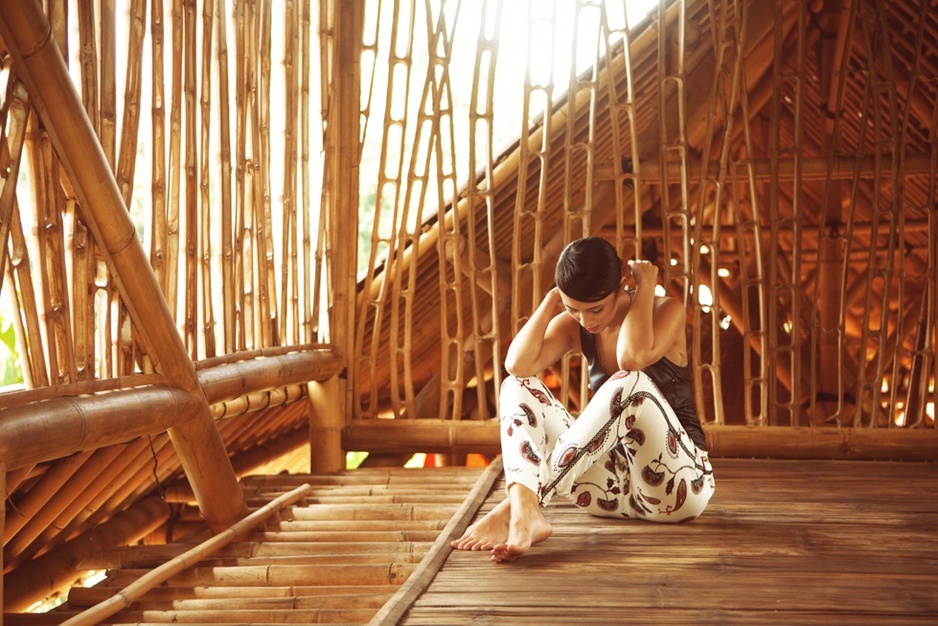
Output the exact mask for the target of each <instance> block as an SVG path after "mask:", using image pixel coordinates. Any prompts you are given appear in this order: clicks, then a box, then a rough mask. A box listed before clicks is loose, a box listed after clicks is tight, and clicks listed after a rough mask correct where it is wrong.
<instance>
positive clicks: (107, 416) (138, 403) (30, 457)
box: [0, 385, 243, 501]
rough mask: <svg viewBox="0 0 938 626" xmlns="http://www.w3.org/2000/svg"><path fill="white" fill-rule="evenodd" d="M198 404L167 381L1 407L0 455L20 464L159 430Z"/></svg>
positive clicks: (199, 404)
mask: <svg viewBox="0 0 938 626" xmlns="http://www.w3.org/2000/svg"><path fill="white" fill-rule="evenodd" d="M203 409H204V407H203V404H202V401H200V399H198V398H196V397H195V396H194V395H193V394H191V393H186V392H184V391H182V390H180V389H175V388H173V387H168V386H166V385H154V386H152V387H146V388H144V389H134V390H122V391H114V392H111V393H106V394H100V395H93V396H82V397H78V398H57V399H55V400H48V401H46V402H38V403H33V404H28V405H25V406H13V407H3V408H0V458H2V459H3V460H4V462H5V463H6V464H7V467H8V468H10V469H19V468H21V467H25V466H27V465H30V464H34V463H41V462H42V461H51V460H53V459H60V458H63V457H66V456H69V455H71V454H74V453H76V452H79V451H82V450H91V449H95V448H102V447H104V446H109V445H112V444H115V443H123V442H126V441H129V440H130V439H133V438H134V437H141V436H144V435H148V434H151V433H154V432H162V431H164V430H166V429H169V428H174V427H176V426H177V425H178V424H182V423H185V422H186V421H187V420H190V419H192V418H193V416H195V415H198V414H200V413H201V412H202V411H203ZM212 427H213V428H214V424H213V425H212ZM225 458H226V459H227V458H228V457H227V456H226V457H225ZM228 466H229V467H230V466H231V464H230V462H229V463H228ZM233 475H234V473H233V472H232V476H233ZM240 493H241V492H240V489H239V490H238V495H239V497H240ZM242 501H243V498H242Z"/></svg>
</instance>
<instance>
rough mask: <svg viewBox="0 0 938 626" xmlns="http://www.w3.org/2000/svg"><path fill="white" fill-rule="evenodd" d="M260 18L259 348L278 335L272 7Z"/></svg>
mask: <svg viewBox="0 0 938 626" xmlns="http://www.w3.org/2000/svg"><path fill="white" fill-rule="evenodd" d="M257 7H258V10H259V14H260V15H259V18H258V20H257V22H256V26H257V30H256V31H255V35H254V38H255V41H256V42H257V43H259V46H258V47H259V49H258V50H257V57H256V59H257V60H258V62H259V64H260V79H259V82H258V93H257V96H258V97H257V99H256V104H257V107H256V109H255V115H256V122H255V126H254V131H255V137H254V140H255V144H254V145H255V148H256V150H257V152H256V159H255V167H256V168H257V169H256V171H255V176H254V193H255V204H254V208H255V211H256V215H255V226H257V237H256V239H255V243H256V245H257V259H258V277H257V278H258V280H257V297H258V303H257V305H258V319H257V321H258V329H259V331H260V345H262V346H270V345H273V344H274V337H275V336H276V333H277V313H276V304H277V282H276V281H277V279H276V274H275V271H274V240H273V222H272V216H271V206H270V55H271V52H270V22H271V6H270V4H269V3H266V2H261V3H259V4H258V5H257Z"/></svg>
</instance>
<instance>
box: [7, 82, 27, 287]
mask: <svg viewBox="0 0 938 626" xmlns="http://www.w3.org/2000/svg"><path fill="white" fill-rule="evenodd" d="M4 100H5V102H4V105H5V109H6V110H5V115H4V118H5V119H4V122H5V123H4V132H3V137H2V139H3V142H2V145H0V166H2V170H0V171H2V172H3V175H2V181H3V185H2V186H0V278H2V277H3V275H4V273H5V271H6V262H7V241H8V239H9V236H10V222H11V221H12V219H13V207H14V202H15V200H16V181H17V180H18V178H19V171H20V161H21V158H22V156H23V145H24V143H25V141H26V120H27V118H28V112H29V93H28V92H27V91H26V89H25V87H24V86H23V84H22V83H21V82H19V81H15V80H10V83H9V85H7V94H6V96H5V98H4ZM6 128H9V129H10V132H9V133H7V132H5V129H6Z"/></svg>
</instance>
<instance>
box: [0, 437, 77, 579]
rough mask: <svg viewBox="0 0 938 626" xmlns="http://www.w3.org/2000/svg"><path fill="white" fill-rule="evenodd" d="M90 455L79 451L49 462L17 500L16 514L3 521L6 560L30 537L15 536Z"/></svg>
mask: <svg viewBox="0 0 938 626" xmlns="http://www.w3.org/2000/svg"><path fill="white" fill-rule="evenodd" d="M90 456H91V453H90V452H81V453H79V454H76V455H74V456H71V457H69V458H67V459H62V461H61V462H60V463H56V464H55V465H53V466H52V467H51V468H50V469H49V471H47V472H46V473H45V475H43V477H42V478H41V479H40V480H39V482H38V483H37V484H36V485H34V486H33V487H32V488H31V489H30V490H29V491H28V492H27V493H26V495H25V496H24V497H23V498H22V499H21V500H20V501H19V502H18V503H17V506H16V510H17V512H18V514H17V515H16V517H13V518H11V519H9V520H7V525H6V528H5V529H4V533H3V546H4V550H3V551H4V553H5V556H6V560H7V562H9V561H10V560H11V558H12V557H13V556H15V555H17V554H19V552H20V551H21V550H22V547H23V546H25V545H26V544H28V543H29V542H30V541H31V540H32V537H30V538H28V539H26V540H25V541H24V539H23V537H18V536H17V535H18V533H19V532H20V531H21V530H23V528H24V527H26V526H28V525H29V524H30V523H32V522H33V521H34V520H36V519H37V518H38V517H39V516H40V515H46V508H47V505H48V504H49V500H50V499H51V498H53V497H54V496H55V494H56V493H58V492H60V491H61V489H62V486H63V485H64V484H66V483H67V482H68V480H69V479H70V478H71V477H72V476H73V475H74V474H75V473H76V472H77V471H78V470H79V469H80V468H81V466H82V465H83V464H84V462H85V461H87V460H88V457H90ZM14 540H15V541H14Z"/></svg>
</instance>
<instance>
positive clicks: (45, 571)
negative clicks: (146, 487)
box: [3, 496, 170, 612]
mask: <svg viewBox="0 0 938 626" xmlns="http://www.w3.org/2000/svg"><path fill="white" fill-rule="evenodd" d="M169 514H170V511H169V506H168V505H167V504H166V503H165V502H163V501H162V500H161V499H160V498H159V497H157V496H151V497H149V498H147V499H145V500H142V501H140V502H138V503H136V504H135V505H134V506H133V507H131V508H130V509H128V510H126V511H123V512H121V513H118V514H117V515H115V516H114V517H113V518H111V519H110V520H108V521H107V522H105V523H104V524H101V525H100V526H97V527H96V528H93V529H91V530H89V531H88V532H86V533H85V534H82V535H79V536H77V537H74V538H72V539H69V540H68V541H66V542H65V543H62V544H59V545H57V546H54V547H53V548H52V549H51V550H49V551H48V552H46V553H45V554H43V555H42V556H40V557H37V558H35V559H33V560H31V561H28V562H26V563H24V564H22V565H20V566H19V567H17V568H16V575H15V576H9V577H7V578H6V581H5V585H6V588H5V589H4V592H5V595H4V597H3V600H4V610H5V611H8V612H14V611H24V610H26V608H27V607H29V606H30V605H31V604H33V603H34V602H36V601H38V600H41V599H43V598H44V597H45V596H46V595H47V594H49V593H50V592H52V591H55V590H57V589H59V588H60V587H61V586H62V585H63V584H66V583H67V582H68V580H69V579H70V578H71V577H73V576H74V575H75V572H76V571H77V570H78V563H79V562H80V561H81V560H82V559H84V558H85V557H86V556H87V555H89V554H91V553H93V552H96V551H98V550H103V549H105V548H110V547H114V546H118V545H128V544H132V543H135V542H136V541H137V540H139V539H140V538H141V537H144V536H146V535H147V534H149V533H150V532H152V531H153V530H154V529H156V528H157V527H159V526H161V525H162V524H163V523H165V522H166V520H167V519H169Z"/></svg>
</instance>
